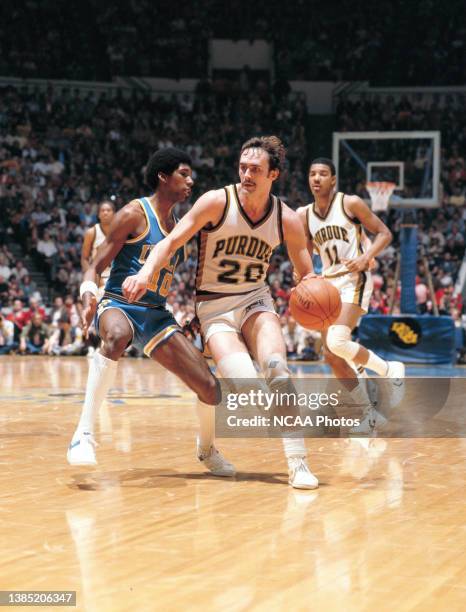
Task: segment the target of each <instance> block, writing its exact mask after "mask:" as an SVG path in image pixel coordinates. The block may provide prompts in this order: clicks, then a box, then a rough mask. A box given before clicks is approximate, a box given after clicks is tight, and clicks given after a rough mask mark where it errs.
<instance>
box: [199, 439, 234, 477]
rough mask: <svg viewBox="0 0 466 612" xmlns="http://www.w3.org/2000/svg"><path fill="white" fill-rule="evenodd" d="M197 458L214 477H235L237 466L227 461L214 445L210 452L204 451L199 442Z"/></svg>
mask: <svg viewBox="0 0 466 612" xmlns="http://www.w3.org/2000/svg"><path fill="white" fill-rule="evenodd" d="M197 458H198V459H199V461H202V463H203V464H204V465H205V466H206V468H207V469H208V470H209V471H210V472H212V474H214V476H234V475H235V474H236V468H235V466H234V465H233V464H232V463H230V462H229V461H227V460H226V459H225V457H224V456H223V455H222V453H220V452H219V451H218V450H217V449H216V448H215V446H213V445H212V446H211V447H210V448H209V449H208V450H206V449H203V448H202V447H201V446H200V445H199V440H198V441H197Z"/></svg>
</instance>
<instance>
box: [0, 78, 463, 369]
mask: <svg viewBox="0 0 466 612" xmlns="http://www.w3.org/2000/svg"><path fill="white" fill-rule="evenodd" d="M438 108H440V109H441V110H440V111H439V110H438ZM459 109H460V105H459V104H458V100H457V99H456V98H445V99H442V100H441V101H440V102H439V101H433V102H432V103H429V104H427V105H426V103H425V101H424V100H423V99H421V98H414V99H407V98H406V99H402V98H399V99H397V100H394V99H393V100H391V99H385V100H380V99H377V98H375V99H371V100H368V99H364V98H362V99H360V100H350V101H349V100H342V101H341V102H340V104H339V105H338V108H337V115H336V121H337V124H338V128H339V129H340V130H350V129H351V130H354V129H395V128H397V129H399V128H401V126H403V129H411V128H412V127H414V126H416V127H418V128H419V129H427V128H429V129H432V128H437V129H440V130H441V131H442V143H443V149H442V184H443V201H442V208H441V210H440V211H439V210H438V209H436V210H434V211H426V210H424V211H420V212H419V213H418V221H419V235H420V241H419V242H420V245H422V246H423V247H424V249H425V250H426V251H427V252H428V254H429V262H430V271H431V273H432V277H433V283H434V291H435V295H434V296H433V295H431V293H430V289H429V277H428V275H427V271H426V270H425V267H423V266H424V262H423V261H422V260H421V259H420V261H419V266H418V280H417V285H416V296H417V300H418V308H419V312H420V313H430V312H433V311H434V302H435V303H436V304H437V305H438V308H439V310H440V313H442V314H443V313H444V314H449V315H451V316H453V317H454V318H455V319H456V320H458V321H459V319H460V317H461V313H462V309H463V307H462V304H461V301H460V298H458V297H457V296H454V295H453V286H454V281H455V278H456V276H457V272H458V268H459V266H460V263H461V261H462V259H463V255H464V247H465V245H464V235H465V221H466V207H465V196H466V170H465V161H464V153H463V152H464V150H465V137H466V128H465V122H464V117H463V116H462V114H461V113H460V111H459ZM419 116H420V117H421V119H419ZM444 116H447V117H449V118H450V122H446V121H445V120H444ZM365 117H366V119H367V123H365V122H364V118H365ZM435 119H437V120H438V122H437V123H436V122H435ZM305 125H306V107H305V102H304V100H303V99H302V98H301V97H299V96H297V97H296V96H295V97H293V96H291V95H287V94H283V95H281V96H280V98H279V101H278V99H277V96H276V95H274V93H273V92H272V91H271V90H270V88H269V87H268V85H267V84H266V83H265V82H260V81H259V82H258V83H257V84H256V86H255V87H254V88H253V89H252V90H249V91H248V90H245V91H242V90H241V89H234V88H233V89H225V84H224V83H223V84H220V85H219V84H218V83H214V84H212V83H209V82H207V81H201V82H200V84H199V86H198V88H197V91H196V94H195V95H193V96H186V95H173V96H170V97H157V98H155V99H152V98H151V97H150V96H149V95H142V94H139V93H135V92H132V93H131V94H129V95H127V94H126V93H125V92H123V91H122V92H119V93H118V94H116V95H115V96H114V97H110V96H107V95H106V94H100V95H97V94H86V95H83V94H80V93H79V91H70V90H69V89H66V88H63V89H54V88H52V87H49V88H48V89H47V91H39V90H28V89H26V88H13V87H6V88H3V89H0V308H1V311H2V313H3V317H2V325H0V350H1V351H2V352H6V351H7V350H8V349H7V348H5V347H6V346H12V347H13V348H14V350H17V351H18V352H20V353H21V352H48V353H50V354H61V353H66V354H72V353H81V352H82V351H83V350H84V345H83V339H82V337H81V333H80V330H79V308H80V305H79V300H78V299H77V296H78V289H79V284H80V282H81V268H80V254H81V246H82V240H83V236H84V233H85V232H86V230H87V228H88V227H90V226H92V225H93V224H94V223H95V222H96V220H97V219H96V214H97V208H98V203H99V202H100V201H101V200H102V199H103V198H108V197H111V198H112V200H113V201H114V203H115V205H116V207H117V208H120V207H121V206H122V205H124V204H125V203H126V202H128V201H130V200H131V199H133V198H134V197H137V196H139V195H141V194H147V189H146V188H145V186H144V185H143V179H142V177H143V169H144V165H145V163H146V161H147V159H148V156H149V154H150V153H151V152H152V151H153V150H155V149H156V148H158V147H162V146H167V145H175V146H180V147H182V148H185V149H186V150H187V151H189V153H190V154H191V156H192V159H193V167H194V176H195V180H196V184H195V189H194V196H197V195H199V194H200V193H203V192H204V191H206V190H208V189H211V188H213V187H218V186H221V185H225V184H228V183H231V182H233V181H234V180H236V172H237V170H236V166H237V155H238V151H239V149H240V145H241V143H242V142H243V141H244V140H246V139H247V138H249V137H250V136H251V134H255V133H271V132H273V133H278V134H280V136H281V137H282V138H283V140H284V141H285V143H286V145H287V149H288V162H287V167H286V168H285V170H284V172H283V173H282V175H281V177H280V179H279V182H278V183H277V185H276V189H275V191H276V193H277V195H280V196H281V197H282V198H283V199H285V200H287V201H288V202H289V203H290V205H291V206H293V207H295V208H296V207H297V206H301V205H303V204H305V203H306V202H307V201H309V199H310V196H309V192H308V187H307V177H306V174H307V167H306V162H307V155H306V150H307V142H306V131H305ZM303 152H304V154H303ZM188 207H189V203H188V202H185V203H182V204H181V205H180V206H179V210H178V211H177V213H178V215H179V216H181V215H182V214H184V212H185V211H186V210H187V208H188ZM386 220H387V223H388V225H389V227H390V228H391V230H392V231H393V233H394V237H395V240H394V243H393V244H392V245H391V246H390V247H389V248H388V249H387V250H386V251H385V252H384V253H383V254H382V256H381V257H380V258H379V260H378V263H377V266H378V269H377V270H376V271H375V273H374V276H375V278H374V281H375V291H374V296H373V299H372V302H371V312H373V313H387V312H388V310H389V305H390V301H391V297H392V295H393V294H394V293H395V294H396V295H397V296H398V295H399V291H400V289H399V287H395V286H394V270H395V259H396V258H395V254H396V250H397V248H398V245H399V230H400V217H399V214H398V213H395V212H393V211H392V212H389V214H388V218H387V216H386ZM13 244H17V245H20V246H21V249H22V253H23V255H24V256H29V257H30V260H29V261H31V262H33V264H34V266H35V267H38V268H39V269H41V270H42V272H43V274H44V275H45V278H46V281H47V289H46V290H45V291H44V290H43V289H42V291H40V290H39V289H38V287H37V286H36V285H35V282H34V281H33V280H31V275H30V272H31V270H28V269H27V267H26V266H25V265H24V263H23V261H22V258H21V257H20V258H18V257H17V256H16V257H15V256H14V255H13V253H12V250H11V249H12V245H13ZM188 252H189V257H188V259H187V261H186V262H185V263H184V264H183V266H181V267H180V268H179V269H178V271H177V274H176V277H175V283H174V287H173V291H172V292H171V294H170V295H169V297H168V304H169V307H171V308H172V309H173V312H174V315H175V318H176V319H177V320H178V322H179V323H180V324H184V323H185V322H186V321H188V320H191V319H192V318H193V316H194V306H193V300H192V295H193V291H194V274H195V269H196V262H197V251H196V245H195V242H193V243H191V244H190V245H189V249H188ZM18 259H19V260H18ZM268 280H269V283H270V285H271V287H272V293H273V295H274V297H275V299H276V303H277V309H278V312H279V314H280V316H281V318H282V323H283V328H284V331H285V336H286V339H287V345H288V349H289V353H290V355H301V356H303V355H306V356H307V357H311V358H312V357H314V356H315V354H316V353H317V352H318V344H319V342H318V338H317V337H316V336H315V334H312V333H311V332H306V331H305V330H303V329H302V328H301V327H300V326H297V325H296V324H295V322H294V321H293V320H291V319H290V317H289V313H288V300H289V292H290V287H291V285H292V270H291V266H290V263H289V261H288V258H287V257H286V253H285V251H284V250H283V249H282V250H279V251H278V252H277V253H276V254H275V256H274V258H273V260H272V263H271V266H270V269H269V275H268ZM38 308H39V310H38ZM395 312H396V305H395ZM8 322H12V323H13V324H14V330H15V333H14V339H13V341H12V342H13V344H12V343H11V342H10V341H11V326H10V325H9V323H8ZM44 324H46V325H48V326H49V327H48V331H47V333H46V332H45V331H44V327H43V325H44ZM7 328H8V329H7ZM7 338H9V340H8V341H7ZM2 347H3V348H2ZM37 347H39V348H37Z"/></svg>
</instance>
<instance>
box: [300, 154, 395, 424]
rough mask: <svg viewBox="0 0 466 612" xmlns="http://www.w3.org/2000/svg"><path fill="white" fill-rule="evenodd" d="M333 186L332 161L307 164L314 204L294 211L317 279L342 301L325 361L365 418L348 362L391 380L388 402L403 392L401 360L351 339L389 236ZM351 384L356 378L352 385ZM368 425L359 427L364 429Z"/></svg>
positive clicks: (364, 399)
mask: <svg viewBox="0 0 466 612" xmlns="http://www.w3.org/2000/svg"><path fill="white" fill-rule="evenodd" d="M335 185H336V176H335V166H334V164H333V162H332V160H330V159H327V158H325V157H319V158H317V159H315V160H314V161H312V162H311V165H310V168H309V186H310V189H311V191H312V194H313V196H314V202H313V203H312V204H309V205H308V206H305V207H302V208H299V209H298V211H297V212H298V215H299V216H300V218H301V222H302V224H303V227H304V229H305V231H306V234H307V236H308V248H309V251H310V252H311V253H312V251H313V250H314V249H315V250H316V251H317V252H318V253H319V255H320V257H321V259H322V265H323V269H322V275H323V276H324V278H326V279H327V280H328V281H330V282H331V283H332V285H334V286H335V287H336V288H337V289H338V291H339V292H340V297H341V301H342V309H341V314H340V316H339V317H338V319H337V320H336V321H335V323H334V324H333V325H331V326H330V327H329V328H328V330H327V331H326V332H324V334H323V340H324V353H325V358H326V361H327V362H328V363H329V365H330V366H331V367H332V370H333V372H334V374H335V376H337V378H341V379H344V380H345V379H346V380H347V381H348V384H349V385H350V387H349V388H350V390H351V392H352V394H353V397H355V399H357V401H358V403H360V404H361V405H362V406H363V410H364V411H365V413H366V416H369V415H370V414H371V413H370V408H371V406H370V401H369V398H368V396H367V393H366V392H365V389H363V387H362V385H359V384H358V381H357V378H356V373H355V371H354V369H353V368H352V367H351V366H350V365H349V363H350V362H353V363H354V364H356V366H362V367H363V368H367V369H369V370H373V371H374V372H376V373H377V374H378V375H379V376H383V377H386V378H390V379H392V383H393V390H392V393H393V396H394V397H393V398H392V399H393V403H396V402H397V401H399V399H400V395H401V393H402V390H403V383H402V381H401V380H400V379H402V378H404V375H405V367H404V364H403V363H401V362H400V361H385V360H384V359H381V358H380V357H379V356H378V355H376V354H375V353H374V352H372V351H370V350H368V349H366V348H365V347H364V346H362V345H360V344H358V343H356V342H353V341H352V340H351V333H352V331H353V329H354V328H355V326H356V324H357V322H358V320H359V318H360V317H361V316H362V315H364V314H366V313H367V310H368V308H369V300H370V297H371V294H372V278H371V273H370V271H369V267H370V262H371V260H373V259H374V258H375V257H376V256H377V255H378V254H379V253H380V252H381V251H383V249H385V247H386V246H387V245H388V244H390V242H391V239H392V235H391V232H390V230H389V229H388V228H387V226H386V225H385V224H384V223H383V222H382V221H381V219H380V218H379V217H377V216H376V215H375V214H374V213H373V212H372V211H371V210H370V208H369V207H368V206H367V205H366V204H365V202H364V201H363V200H362V199H361V198H359V197H358V196H356V195H346V194H344V193H341V192H338V193H337V192H336V190H335ZM364 229H367V230H368V231H369V232H370V233H372V234H375V238H374V241H373V242H372V243H371V242H370V241H369V240H368V239H367V238H366V236H365V233H364V231H363V230H364ZM350 379H355V380H354V383H353V384H351V383H350V382H349V381H350ZM396 396H398V397H396ZM372 414H374V413H372ZM367 421H368V422H369V421H370V426H371V427H372V426H375V422H374V420H373V419H367ZM363 422H364V421H363ZM367 424H368V423H364V425H363V428H364V427H365V426H366V425H367Z"/></svg>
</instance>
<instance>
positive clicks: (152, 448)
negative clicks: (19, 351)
mask: <svg viewBox="0 0 466 612" xmlns="http://www.w3.org/2000/svg"><path fill="white" fill-rule="evenodd" d="M87 368H88V361H87V360H86V359H85V358H45V357H44V358H43V357H23V358H19V357H4V358H2V359H1V360H0V423H1V430H0V461H1V468H2V469H1V472H0V482H1V489H0V501H1V503H0V519H1V520H0V525H1V527H0V531H1V537H0V542H1V550H2V555H1V560H0V565H1V567H0V590H17V589H18V590H75V591H77V609H79V610H91V611H92V610H97V611H102V610H105V611H107V610H109V611H120V610H121V611H129V610H138V611H145V610H203V611H205V610H221V611H224V610H225V611H239V610H267V611H273V610H293V611H294V610H351V611H352V610H377V611H380V610H450V611H451V610H464V609H465V608H466V555H465V554H464V551H465V550H466V504H465V501H464V486H463V485H464V474H465V468H466V442H465V441H464V440H462V439H435V440H429V439H415V440H407V439H405V440H399V439H391V440H383V439H376V440H374V441H373V442H372V443H371V444H370V445H369V446H367V445H366V446H362V445H361V444H358V443H355V442H349V441H347V440H340V439H338V440H332V439H324V440H317V441H316V440H312V441H311V440H310V441H308V450H309V455H310V460H309V463H310V466H311V469H312V470H313V471H314V472H315V473H316V475H317V476H318V477H319V479H320V482H321V486H320V488H319V489H318V490H317V491H296V490H293V489H291V488H290V487H289V486H288V484H287V473H286V463H285V460H284V457H283V454H282V450H281V443H280V441H279V440H264V439H261V440H255V439H249V440H241V439H234V440H232V439H228V440H219V442H218V446H219V447H220V448H221V449H222V451H223V452H224V453H225V455H226V456H227V457H228V458H229V459H230V460H232V461H233V462H234V463H235V465H236V467H237V469H238V472H239V473H238V476H237V477H236V478H235V479H233V480H229V479H222V478H216V477H213V476H210V475H209V474H206V473H204V472H203V468H202V465H201V464H200V463H199V462H198V461H197V459H196V457H195V435H196V417H195V410H194V397H193V395H192V394H191V393H190V392H188V391H187V390H186V389H185V388H184V387H182V386H181V384H179V383H178V381H177V380H176V379H175V378H174V377H173V376H171V375H170V374H168V373H167V372H165V371H164V370H162V369H161V368H159V367H158V366H157V365H155V364H154V363H152V362H151V361H149V360H138V359H124V360H122V361H121V362H120V365H119V374H118V384H119V386H120V388H119V389H117V390H116V393H115V395H113V396H112V398H111V399H110V400H109V402H108V403H107V404H106V405H105V407H104V409H103V410H102V413H101V415H100V419H99V428H98V429H97V439H98V441H99V442H100V447H99V448H98V450H97V456H98V460H99V465H98V466H97V467H96V468H84V467H83V468H72V467H70V466H68V464H67V463H66V448H67V445H68V443H69V439H70V436H71V434H72V433H73V431H74V428H75V425H76V423H77V419H78V415H79V413H80V406H81V401H82V399H83V395H84V388H85V383H86V377H87Z"/></svg>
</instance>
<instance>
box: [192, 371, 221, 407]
mask: <svg viewBox="0 0 466 612" xmlns="http://www.w3.org/2000/svg"><path fill="white" fill-rule="evenodd" d="M197 397H198V399H199V400H200V401H201V402H204V404H208V405H209V406H216V405H217V404H220V402H221V400H222V388H221V386H220V383H219V381H218V380H217V379H216V378H215V376H209V378H208V379H207V381H206V383H205V385H204V386H203V388H202V389H201V390H200V391H199V392H198V393H197Z"/></svg>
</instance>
